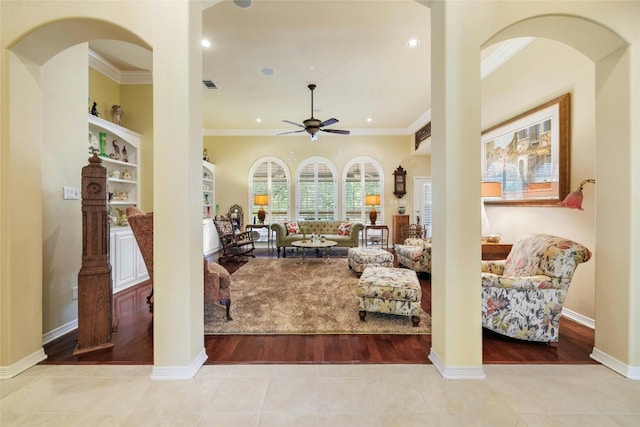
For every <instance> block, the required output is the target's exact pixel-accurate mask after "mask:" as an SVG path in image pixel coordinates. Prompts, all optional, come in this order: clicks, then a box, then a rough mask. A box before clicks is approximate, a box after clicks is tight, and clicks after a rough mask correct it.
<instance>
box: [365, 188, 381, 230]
mask: <svg viewBox="0 0 640 427" xmlns="http://www.w3.org/2000/svg"><path fill="white" fill-rule="evenodd" d="M364 203H365V205H368V206H371V212H369V221H371V225H376V220H377V219H378V212H376V206H377V205H379V204H380V195H379V194H367V195H366V196H365V202H364Z"/></svg>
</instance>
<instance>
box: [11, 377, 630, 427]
mask: <svg viewBox="0 0 640 427" xmlns="http://www.w3.org/2000/svg"><path fill="white" fill-rule="evenodd" d="M484 369H485V373H486V374H487V379H486V380H469V381H460V380H445V379H443V378H442V377H441V376H440V374H439V373H438V372H437V371H436V369H435V368H434V367H433V365H221V366H203V367H202V368H201V369H200V371H199V372H198V374H197V375H196V377H195V378H194V379H192V380H188V381H154V380H151V379H150V375H151V366H113V365H81V366H78V365H38V366H34V367H32V368H31V369H29V370H27V371H25V372H24V373H22V374H20V375H18V376H16V377H15V378H12V379H9V380H2V381H1V382H0V391H1V394H0V425H2V426H3V427H4V426H7V427H8V426H65V427H67V426H91V427H98V426H136V427H137V426H172V427H173V426H233V427H242V426H279V427H288V426H295V427H301V426H330V427H339V426H349V427H351V426H371V427H382V426H401V427H410V426H421V427H422V426H456V427H458V426H581V427H582V426H598V427H603V426H640V381H632V380H629V379H626V378H624V377H622V376H620V375H618V374H616V373H615V372H613V371H611V370H609V369H607V368H605V367H604V366H601V365H486V366H485V367H484Z"/></svg>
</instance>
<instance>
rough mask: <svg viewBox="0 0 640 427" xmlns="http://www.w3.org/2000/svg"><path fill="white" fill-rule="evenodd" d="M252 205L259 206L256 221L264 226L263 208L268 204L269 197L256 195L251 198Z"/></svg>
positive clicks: (264, 215)
mask: <svg viewBox="0 0 640 427" xmlns="http://www.w3.org/2000/svg"><path fill="white" fill-rule="evenodd" d="M253 204H254V205H256V206H260V209H258V221H260V224H264V219H265V218H266V216H267V214H266V212H265V211H264V207H265V206H266V205H268V204H269V196H268V195H267V194H256V195H254V196H253Z"/></svg>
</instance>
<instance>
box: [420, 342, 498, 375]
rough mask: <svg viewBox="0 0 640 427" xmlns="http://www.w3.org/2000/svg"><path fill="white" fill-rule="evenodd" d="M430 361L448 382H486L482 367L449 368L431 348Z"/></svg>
mask: <svg viewBox="0 0 640 427" xmlns="http://www.w3.org/2000/svg"><path fill="white" fill-rule="evenodd" d="M429 360H431V363H433V366H435V367H436V369H437V370H438V372H440V375H442V377H443V378H446V379H448V380H484V379H486V378H487V376H486V375H485V373H484V368H483V367H482V366H447V365H445V364H444V363H443V362H442V360H441V359H440V357H439V356H438V354H437V353H436V351H435V350H434V349H433V347H432V348H431V352H430V353H429Z"/></svg>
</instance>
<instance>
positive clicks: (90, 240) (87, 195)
mask: <svg viewBox="0 0 640 427" xmlns="http://www.w3.org/2000/svg"><path fill="white" fill-rule="evenodd" d="M107 190H108V189H107V169H106V168H105V167H104V166H102V160H100V158H99V157H98V156H97V155H96V154H94V155H93V157H91V158H90V159H89V165H87V166H85V167H83V168H82V268H81V269H80V273H78V344H77V346H76V349H75V351H74V352H73V354H74V355H78V354H83V353H87V352H90V351H94V350H100V349H104V348H109V347H113V337H112V334H113V290H112V287H111V264H110V263H109V208H108V206H107V193H108V191H107Z"/></svg>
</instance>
